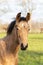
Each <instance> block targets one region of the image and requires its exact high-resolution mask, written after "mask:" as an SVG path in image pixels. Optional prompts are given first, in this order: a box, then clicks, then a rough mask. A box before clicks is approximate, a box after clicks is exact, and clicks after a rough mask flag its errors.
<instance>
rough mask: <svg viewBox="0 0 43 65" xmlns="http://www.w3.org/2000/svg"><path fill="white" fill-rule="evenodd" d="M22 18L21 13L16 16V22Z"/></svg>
mask: <svg viewBox="0 0 43 65" xmlns="http://www.w3.org/2000/svg"><path fill="white" fill-rule="evenodd" d="M20 17H21V12H19V13H18V14H17V16H16V21H19V20H20Z"/></svg>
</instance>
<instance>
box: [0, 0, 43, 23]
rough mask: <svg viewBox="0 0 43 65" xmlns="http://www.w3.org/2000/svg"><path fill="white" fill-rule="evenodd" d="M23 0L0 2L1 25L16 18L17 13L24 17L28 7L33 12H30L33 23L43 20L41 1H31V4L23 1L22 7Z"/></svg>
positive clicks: (1, 0)
mask: <svg viewBox="0 0 43 65" xmlns="http://www.w3.org/2000/svg"><path fill="white" fill-rule="evenodd" d="M22 1H23V0H0V20H2V22H3V23H5V22H7V21H8V22H10V21H12V20H13V18H14V17H15V16H16V14H17V13H18V12H22V14H23V15H24V14H25V16H26V13H27V12H28V7H29V6H30V8H32V6H34V7H33V8H34V10H33V11H32V15H31V19H32V20H35V21H40V20H43V0H31V1H32V2H33V4H27V3H28V0H25V6H24V7H23V6H22Z"/></svg>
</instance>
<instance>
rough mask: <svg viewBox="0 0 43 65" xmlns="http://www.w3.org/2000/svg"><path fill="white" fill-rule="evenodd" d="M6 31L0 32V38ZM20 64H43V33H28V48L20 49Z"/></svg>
mask: <svg viewBox="0 0 43 65" xmlns="http://www.w3.org/2000/svg"><path fill="white" fill-rule="evenodd" d="M4 35H5V33H1V34H0V38H1V37H3V36H4ZM18 57H19V63H18V65H43V34H29V35H28V49H27V50H26V51H21V50H20V51H19V56H18Z"/></svg>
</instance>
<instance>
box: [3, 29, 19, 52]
mask: <svg viewBox="0 0 43 65" xmlns="http://www.w3.org/2000/svg"><path fill="white" fill-rule="evenodd" d="M4 40H5V42H6V44H7V46H8V47H9V49H8V50H10V51H11V52H13V53H17V52H18V49H19V44H18V38H17V31H16V28H14V30H13V31H12V33H11V34H10V35H7V36H6V37H5V38H4Z"/></svg>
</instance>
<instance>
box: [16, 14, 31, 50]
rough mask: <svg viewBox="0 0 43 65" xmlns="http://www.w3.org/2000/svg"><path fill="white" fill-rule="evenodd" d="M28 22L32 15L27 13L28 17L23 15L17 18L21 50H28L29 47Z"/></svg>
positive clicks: (18, 15)
mask: <svg viewBox="0 0 43 65" xmlns="http://www.w3.org/2000/svg"><path fill="white" fill-rule="evenodd" d="M28 20H30V13H27V16H26V17H21V13H18V14H17V16H16V30H17V35H18V41H19V44H20V46H21V50H26V48H27V47H28V41H27V36H28V31H29V30H30V28H29V24H28Z"/></svg>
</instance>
